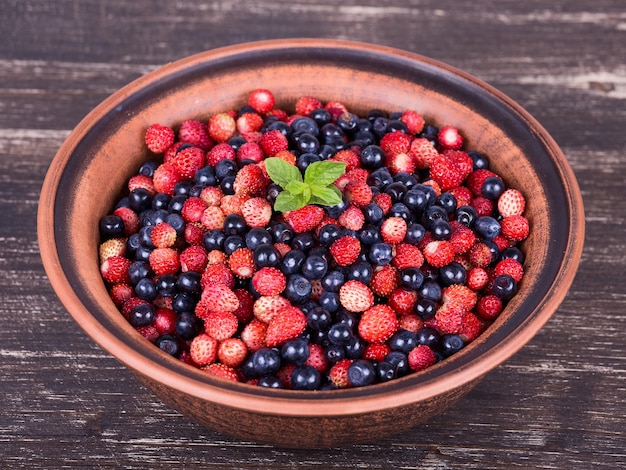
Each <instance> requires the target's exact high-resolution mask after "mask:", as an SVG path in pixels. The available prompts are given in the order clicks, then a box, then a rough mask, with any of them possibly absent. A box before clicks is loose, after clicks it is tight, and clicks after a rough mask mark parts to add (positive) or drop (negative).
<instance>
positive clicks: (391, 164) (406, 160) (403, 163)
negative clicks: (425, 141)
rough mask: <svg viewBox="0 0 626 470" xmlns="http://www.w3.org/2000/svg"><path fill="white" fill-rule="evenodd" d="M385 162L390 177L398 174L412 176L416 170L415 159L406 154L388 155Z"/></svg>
mask: <svg viewBox="0 0 626 470" xmlns="http://www.w3.org/2000/svg"><path fill="white" fill-rule="evenodd" d="M386 162H387V167H388V168H389V171H390V172H391V174H392V175H397V174H398V173H409V174H412V173H413V172H414V171H415V168H416V165H415V159H414V158H413V156H412V155H409V154H408V153H406V152H399V153H396V154H393V155H390V156H388V157H387V159H386Z"/></svg>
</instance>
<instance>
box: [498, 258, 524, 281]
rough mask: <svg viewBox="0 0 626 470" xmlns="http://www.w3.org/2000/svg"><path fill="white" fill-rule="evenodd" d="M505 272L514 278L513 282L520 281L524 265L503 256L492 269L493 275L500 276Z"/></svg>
mask: <svg viewBox="0 0 626 470" xmlns="http://www.w3.org/2000/svg"><path fill="white" fill-rule="evenodd" d="M502 274H507V275H509V276H511V277H512V278H513V279H515V282H520V281H521V280H522V277H523V276H524V267H523V266H522V263H520V262H519V261H517V260H515V259H512V258H505V259H503V260H501V261H499V262H498V264H496V267H495V269H494V275H495V276H500V275H502Z"/></svg>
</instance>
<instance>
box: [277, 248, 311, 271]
mask: <svg viewBox="0 0 626 470" xmlns="http://www.w3.org/2000/svg"><path fill="white" fill-rule="evenodd" d="M305 260H306V254H305V253H304V251H302V250H291V251H288V252H287V253H286V254H285V257H284V258H283V260H282V263H281V264H280V268H281V271H282V272H283V273H284V274H295V273H299V272H300V271H301V270H302V266H303V265H304V261H305Z"/></svg>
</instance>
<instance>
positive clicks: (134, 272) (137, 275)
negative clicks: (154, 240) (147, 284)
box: [128, 261, 152, 284]
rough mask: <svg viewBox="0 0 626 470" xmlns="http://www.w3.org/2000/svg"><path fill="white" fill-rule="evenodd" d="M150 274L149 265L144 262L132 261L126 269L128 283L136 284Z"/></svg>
mask: <svg viewBox="0 0 626 470" xmlns="http://www.w3.org/2000/svg"><path fill="white" fill-rule="evenodd" d="M150 274H152V270H151V269H150V264H149V263H146V262H145V261H133V262H132V263H131V265H130V267H129V268H128V277H129V278H130V282H131V283H133V284H137V283H138V282H139V281H140V280H141V279H144V278H146V277H148V276H149V275H150Z"/></svg>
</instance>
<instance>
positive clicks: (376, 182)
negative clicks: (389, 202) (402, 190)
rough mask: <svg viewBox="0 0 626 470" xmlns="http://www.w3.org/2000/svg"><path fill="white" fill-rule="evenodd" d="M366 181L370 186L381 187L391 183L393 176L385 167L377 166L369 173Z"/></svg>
mask: <svg viewBox="0 0 626 470" xmlns="http://www.w3.org/2000/svg"><path fill="white" fill-rule="evenodd" d="M366 182H367V184H368V185H370V186H372V187H376V188H380V189H383V188H386V187H387V186H388V185H390V184H391V183H393V177H392V176H391V173H389V170H388V169H387V168H379V169H377V170H374V171H373V172H372V173H370V175H369V176H368V177H367V180H366ZM400 184H402V183H400Z"/></svg>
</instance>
